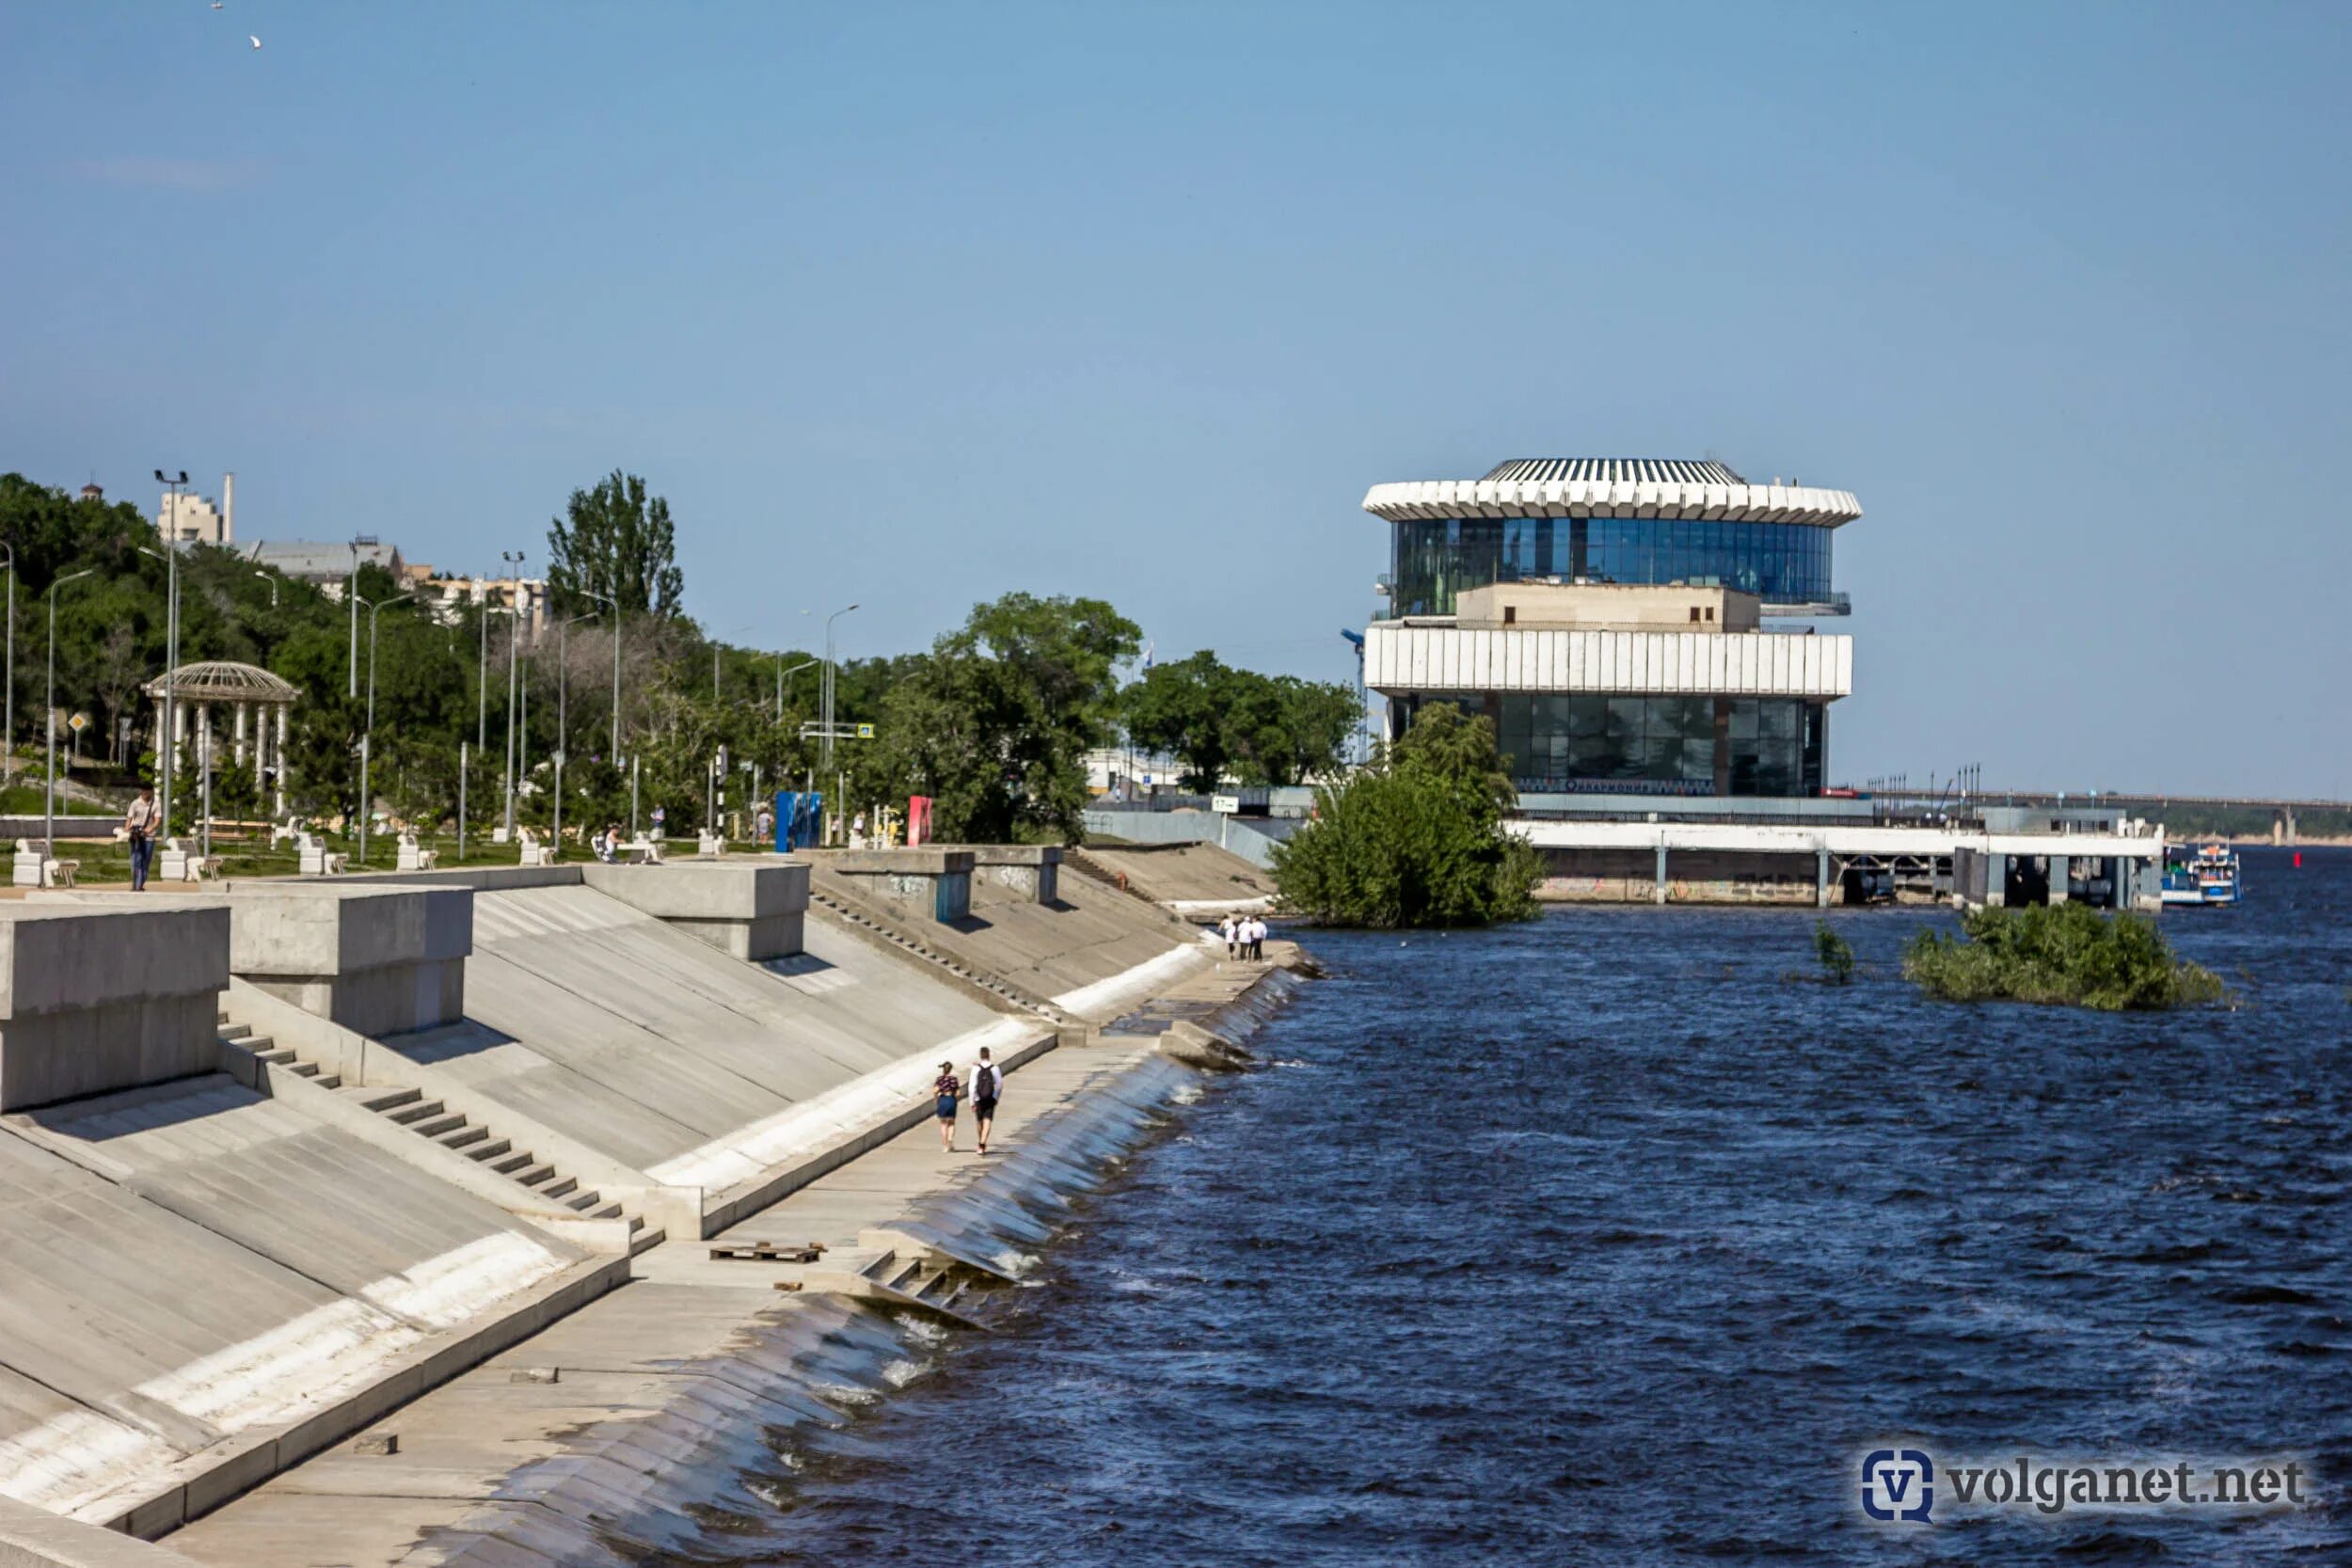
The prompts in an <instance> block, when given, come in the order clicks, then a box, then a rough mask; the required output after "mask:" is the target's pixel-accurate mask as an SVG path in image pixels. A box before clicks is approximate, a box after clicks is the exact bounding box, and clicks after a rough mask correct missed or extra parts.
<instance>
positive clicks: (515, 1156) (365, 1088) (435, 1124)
mask: <svg viewBox="0 0 2352 1568" xmlns="http://www.w3.org/2000/svg"><path fill="white" fill-rule="evenodd" d="M336 1092H337V1093H338V1094H341V1095H342V1097H343V1098H344V1099H346V1100H349V1101H354V1102H356V1103H358V1104H359V1105H362V1106H365V1107H366V1108H367V1109H369V1110H371V1111H373V1112H374V1113H375V1114H376V1115H377V1116H380V1117H384V1118H386V1119H387V1120H389V1121H391V1122H393V1123H395V1124H396V1125H398V1126H402V1127H405V1128H406V1129H408V1131H410V1132H414V1133H416V1134H417V1135H418V1136H420V1137H425V1138H431V1139H432V1140H433V1141H434V1142H435V1143H437V1144H439V1145H440V1146H441V1147H442V1148H446V1149H451V1150H453V1151H454V1152H456V1153H459V1154H463V1155H464V1156H466V1158H468V1159H469V1160H471V1161H473V1162H475V1163H476V1164H481V1165H483V1166H485V1167H486V1168H488V1169H490V1170H494V1171H496V1172H498V1173H499V1174H500V1175H501V1176H503V1177H505V1178H506V1179H507V1180H510V1181H513V1182H515V1183H516V1184H517V1185H518V1186H524V1187H528V1188H530V1189H531V1190H532V1192H534V1193H536V1194H538V1195H539V1196H541V1197H544V1198H549V1199H552V1200H554V1201H555V1202H558V1203H561V1204H562V1205H563V1206H564V1208H566V1209H569V1210H571V1211H572V1212H574V1213H577V1214H582V1215H585V1216H586V1217H587V1218H589V1219H592V1220H610V1219H619V1218H621V1217H622V1209H621V1206H620V1205H619V1204H618V1203H607V1202H606V1201H605V1200H604V1197H603V1196H602V1195H601V1194H598V1193H596V1192H594V1191H591V1190H588V1189H585V1188H582V1187H581V1186H580V1182H579V1180H577V1179H576V1178H573V1177H569V1176H566V1175H564V1173H563V1172H561V1171H559V1170H557V1169H556V1168H555V1166H553V1165H552V1164H548V1162H547V1161H545V1160H542V1159H540V1158H539V1157H538V1156H537V1155H535V1154H533V1153H532V1152H531V1150H529V1149H527V1148H516V1147H515V1145H514V1143H513V1141H512V1140H510V1139H506V1138H501V1137H498V1136H495V1135H494V1134H493V1133H492V1132H491V1130H490V1129H489V1128H487V1127H485V1126H483V1125H482V1124H481V1123H479V1122H477V1121H474V1120H473V1119H472V1118H471V1117H468V1116H466V1115H465V1114H464V1113H462V1112H458V1111H453V1110H451V1109H449V1108H448V1107H447V1106H445V1105H443V1104H442V1103H441V1102H440V1101H437V1100H435V1099H432V1098H430V1097H429V1096H427V1095H426V1093H425V1092H424V1091H423V1090H422V1089H416V1088H399V1087H396V1086H394V1085H365V1084H355V1085H352V1086H351V1087H349V1088H339V1089H337V1090H336ZM644 1223H645V1222H644V1220H643V1219H640V1218H638V1217H637V1216H636V1215H634V1214H631V1215H629V1216H628V1227H629V1233H630V1234H631V1235H632V1236H634V1235H636V1234H637V1233H638V1232H639V1231H640V1230H642V1229H644Z"/></svg>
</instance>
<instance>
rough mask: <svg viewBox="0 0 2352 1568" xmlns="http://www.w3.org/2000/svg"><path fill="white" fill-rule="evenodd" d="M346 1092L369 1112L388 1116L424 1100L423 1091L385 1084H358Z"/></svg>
mask: <svg viewBox="0 0 2352 1568" xmlns="http://www.w3.org/2000/svg"><path fill="white" fill-rule="evenodd" d="M344 1092H345V1093H346V1094H349V1095H350V1096H352V1097H353V1098H354V1099H356V1100H358V1101H359V1103H360V1104H362V1105H365V1106H366V1107H367V1108H368V1109H369V1110H371V1111H377V1112H381V1113H383V1114H385V1115H387V1116H389V1115H390V1114H391V1113H392V1112H394V1111H396V1110H398V1109H399V1108H400V1107H401V1106H403V1105H413V1104H415V1103H416V1102H417V1101H420V1100H422V1099H423V1098H424V1091H423V1090H422V1089H403V1088H394V1087H391V1086H389V1085H383V1084H356V1085H352V1087H350V1088H349V1089H346V1090H345V1091H344Z"/></svg>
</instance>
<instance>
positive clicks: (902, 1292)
mask: <svg viewBox="0 0 2352 1568" xmlns="http://www.w3.org/2000/svg"><path fill="white" fill-rule="evenodd" d="M858 1274H859V1275H860V1276H861V1278H862V1279H863V1280H864V1281H865V1283H866V1289H865V1290H864V1291H861V1292H860V1293H862V1294H866V1295H868V1296H869V1297H871V1298H872V1299H875V1300H879V1301H886V1302H890V1303H893V1304H895V1305H898V1306H901V1307H923V1308H925V1309H927V1310H929V1311H932V1312H936V1313H938V1314H939V1315H940V1316H942V1317H944V1318H947V1319H950V1320H952V1321H953V1322H955V1323H961V1324H962V1325H964V1326H966V1327H969V1328H985V1327H986V1326H987V1324H986V1323H982V1322H981V1321H980V1320H979V1319H978V1318H977V1317H975V1316H974V1315H973V1312H972V1308H971V1307H968V1306H966V1305H964V1301H963V1298H964V1295H965V1293H966V1292H967V1291H970V1290H971V1288H972V1284H973V1281H974V1280H975V1278H977V1275H975V1274H974V1273H973V1271H971V1270H970V1269H967V1268H965V1267H963V1266H962V1265H961V1264H958V1263H955V1262H951V1261H945V1260H941V1259H929V1258H923V1257H919V1256H918V1257H910V1256H907V1255H905V1254H902V1253H898V1252H895V1251H894V1252H884V1253H882V1255H880V1256H879V1257H877V1258H876V1259H874V1260H873V1261H872V1262H870V1263H868V1264H866V1266H865V1267H864V1268H862V1269H860V1270H859V1271H858Z"/></svg>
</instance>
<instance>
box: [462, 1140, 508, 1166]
mask: <svg viewBox="0 0 2352 1568" xmlns="http://www.w3.org/2000/svg"><path fill="white" fill-rule="evenodd" d="M514 1149H515V1146H514V1145H513V1144H511V1143H509V1142H507V1141H506V1140H505V1139H504V1138H492V1139H490V1140H489V1141H488V1142H486V1143H479V1144H474V1145H471V1146H470V1147H469V1148H467V1150H466V1158H467V1159H469V1160H485V1161H487V1160H495V1159H497V1158H498V1157H499V1156H500V1155H501V1154H511V1153H513V1152H514Z"/></svg>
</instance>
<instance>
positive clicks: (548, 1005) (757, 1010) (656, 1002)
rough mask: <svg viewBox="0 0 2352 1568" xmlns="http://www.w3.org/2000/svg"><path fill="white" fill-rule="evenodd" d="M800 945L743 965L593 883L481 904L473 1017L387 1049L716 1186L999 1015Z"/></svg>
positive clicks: (857, 960) (845, 954)
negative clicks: (797, 1120)
mask: <svg viewBox="0 0 2352 1568" xmlns="http://www.w3.org/2000/svg"><path fill="white" fill-rule="evenodd" d="M805 946H806V951H804V952H803V954H801V955H799V956H797V957H794V958H779V959H774V960H771V961H770V962H769V963H767V964H765V965H754V964H749V963H745V962H743V961H741V960H739V959H736V958H730V957H729V956H727V955H726V954H724V953H722V952H720V951H718V950H716V949H714V948H713V947H711V946H709V945H708V944H707V943H705V942H698V941H696V940H695V939H694V938H693V937H691V936H689V935H686V934H685V933H683V932H680V931H676V930H674V929H671V928H669V927H666V926H664V925H663V924H662V923H661V922H660V920H658V919H656V918H654V917H652V916H650V915H648V914H646V913H644V912H643V911H639V910H637V909H634V908H631V907H630V906H628V905H627V904H624V903H622V902H620V901H619V900H618V899H614V898H612V897H609V896H607V895H604V894H601V893H598V892H596V890H594V889H592V888H588V887H540V888H529V889H521V890H515V891H495V892H486V893H483V894H481V895H477V903H476V906H475V911H474V956H473V958H472V960H471V962H470V965H469V974H468V991H467V995H468V1009H467V1010H468V1015H469V1016H468V1019H467V1021H466V1022H464V1023H462V1024H459V1025H455V1026H453V1027H449V1028H444V1029H439V1030H432V1031H425V1032H422V1033H420V1034H416V1035H412V1036H407V1037H402V1038H400V1039H396V1040H393V1041H390V1042H388V1043H389V1045H390V1046H391V1048H393V1049H395V1050H398V1051H399V1052H400V1053H402V1054H403V1055H405V1056H407V1057H408V1058H409V1059H411V1060H412V1061H415V1062H418V1063H420V1064H429V1065H431V1066H433V1067H434V1068H435V1069H437V1070H439V1071H441V1072H445V1073H448V1074H450V1075H451V1076H452V1077H453V1078H454V1079H456V1080H458V1081H459V1082H462V1083H464V1084H466V1085H469V1086H470V1087H472V1088H474V1089H476V1090H478V1091H479V1092H481V1093H482V1094H484V1095H485V1096H488V1097H489V1098H491V1099H493V1100H496V1101H500V1102H501V1103H503V1104H505V1105H507V1106H509V1107H511V1108H512V1109H514V1110H515V1111H516V1112H518V1113H520V1114H521V1115H522V1116H524V1117H529V1118H531V1119H532V1121H534V1122H537V1123H539V1124H541V1125H545V1126H547V1127H549V1128H552V1129H554V1130H555V1131H557V1132H562V1133H564V1134H565V1135H566V1136H568V1137H571V1138H574V1139H577V1140H579V1141H580V1142H582V1143H584V1144H587V1145H588V1146H590V1147H592V1148H596V1149H598V1150H601V1151H603V1152H605V1153H607V1154H609V1155H611V1156H612V1158H614V1159H617V1160H620V1161H622V1162H623V1163H625V1164H628V1166H630V1167H631V1168H633V1169H636V1170H640V1171H644V1172H645V1173H646V1174H647V1175H648V1177H649V1178H650V1179H651V1180H657V1181H663V1182H672V1183H676V1184H679V1185H699V1186H705V1187H710V1188H719V1187H723V1186H726V1185H728V1184H729V1183H730V1182H732V1181H736V1180H745V1179H747V1178H748V1177H750V1176H751V1175H752V1174H754V1173H755V1172H756V1171H757V1170H759V1169H760V1168H763V1167H764V1166H765V1165H767V1164H772V1163H774V1161H775V1160H776V1159H778V1158H782V1157H784V1154H785V1153H786V1152H787V1150H785V1149H784V1148H782V1147H781V1145H780V1143H779V1139H778V1137H777V1136H776V1133H777V1131H778V1129H779V1128H780V1127H783V1126H785V1125H786V1124H787V1120H788V1118H790V1117H792V1116H793V1115H794V1114H795V1113H796V1112H802V1111H805V1110H806V1109H807V1108H808V1107H810V1106H812V1105H815V1104H817V1103H818V1102H819V1101H824V1100H825V1097H827V1096H838V1095H840V1094H841V1093H842V1091H845V1090H847V1089H850V1087H851V1086H852V1085H857V1084H858V1082H859V1081H860V1080H861V1079H865V1078H866V1076H867V1075H869V1074H872V1073H876V1072H878V1071H882V1070H883V1069H899V1070H900V1075H901V1076H903V1075H904V1073H905V1071H906V1069H907V1067H908V1064H910V1063H918V1064H919V1063H920V1062H922V1061H925V1060H929V1061H930V1062H931V1064H932V1066H933V1068H934V1069H935V1067H936V1062H937V1060H938V1056H936V1055H931V1054H930V1053H934V1052H938V1053H942V1054H946V1052H945V1051H944V1050H943V1048H944V1047H946V1046H947V1045H949V1044H950V1043H951V1042H954V1043H955V1048H956V1049H958V1050H961V1049H964V1043H965V1042H968V1041H970V1040H976V1039H978V1038H980V1037H982V1034H983V1032H989V1034H988V1037H991V1038H993V1037H997V1036H996V1034H995V1033H994V1032H995V1031H997V1030H998V1026H999V1025H1001V1024H1002V1023H1003V1022H1004V1021H1003V1015H1001V1014H998V1013H996V1012H994V1011H993V1010H992V1009H990V1008H988V1007H986V1006H981V1005H980V1004H979V1003H977V1002H976V1001H974V1000H972V999H970V998H968V997H967V996H965V995H963V994H961V992H959V991H956V990H951V989H949V988H948V987H946V986H944V985H938V984H933V983H930V982H929V981H927V980H926V979H925V978H924V977H923V975H922V974H920V972H919V971H914V970H911V969H910V968H909V967H908V966H905V965H903V964H900V963H898V962H895V961H894V960H892V959H891V958H888V957H886V956H884V955H882V954H880V953H878V952H876V951H875V950H874V949H872V948H871V947H869V946H867V945H866V944H865V943H863V942H857V941H855V940H853V939H851V938H849V937H847V936H844V935H842V934H840V933H838V932H837V931H834V930H833V929H831V928H829V927H811V928H810V929H809V931H808V932H807V933H806V937H805ZM925 1082H928V1080H925ZM869 1087H870V1085H869ZM906 1092H908V1090H907V1087H906V1085H897V1086H896V1087H894V1089H893V1090H892V1093H893V1094H896V1095H899V1096H903V1095H904V1094H905V1093H906ZM914 1092H916V1093H919V1092H920V1086H919V1085H915V1086H914ZM855 1112H856V1107H854V1106H845V1105H843V1104H841V1103H840V1102H839V1101H834V1102H831V1103H830V1104H829V1109H828V1112H827V1114H826V1115H825V1116H824V1117H822V1118H820V1119H821V1120H823V1121H824V1122H825V1123H826V1124H827V1125H837V1124H838V1123H839V1122H841V1121H842V1120H843V1119H845V1118H848V1117H853V1116H854V1115H855ZM787 1141H788V1140H787Z"/></svg>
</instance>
